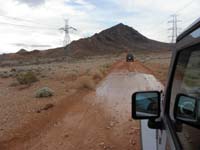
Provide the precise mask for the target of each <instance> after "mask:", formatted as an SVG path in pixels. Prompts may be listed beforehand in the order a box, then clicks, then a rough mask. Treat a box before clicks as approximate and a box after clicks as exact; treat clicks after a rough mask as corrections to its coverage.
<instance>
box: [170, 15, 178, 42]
mask: <svg viewBox="0 0 200 150" xmlns="http://www.w3.org/2000/svg"><path fill="white" fill-rule="evenodd" d="M171 17H172V20H170V21H168V23H170V24H172V26H171V27H170V28H169V29H168V30H170V31H171V35H170V36H169V37H170V38H171V43H176V38H177V36H178V33H179V30H180V28H178V22H181V20H178V19H177V15H176V14H173V15H171Z"/></svg>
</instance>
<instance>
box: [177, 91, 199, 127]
mask: <svg viewBox="0 0 200 150" xmlns="http://www.w3.org/2000/svg"><path fill="white" fill-rule="evenodd" d="M174 118H175V119H176V120H178V121H180V122H182V123H186V124H189V125H192V126H195V127H198V128H200V107H199V102H198V99H197V98H195V97H191V96H188V95H185V94H178V95H177V96H176V101H175V106H174Z"/></svg>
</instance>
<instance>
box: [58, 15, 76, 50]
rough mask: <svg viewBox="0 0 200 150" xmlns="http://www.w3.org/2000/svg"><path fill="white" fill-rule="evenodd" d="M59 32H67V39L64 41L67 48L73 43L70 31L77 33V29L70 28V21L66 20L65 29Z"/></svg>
mask: <svg viewBox="0 0 200 150" xmlns="http://www.w3.org/2000/svg"><path fill="white" fill-rule="evenodd" d="M59 30H61V31H64V32H65V37H64V40H63V46H64V47H65V46H66V45H68V44H69V43H70V42H71V41H70V35H69V33H70V31H77V29H76V28H74V27H71V26H69V20H68V19H65V27H64V28H60V29H59Z"/></svg>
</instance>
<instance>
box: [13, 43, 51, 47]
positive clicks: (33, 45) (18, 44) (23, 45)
mask: <svg viewBox="0 0 200 150" xmlns="http://www.w3.org/2000/svg"><path fill="white" fill-rule="evenodd" d="M13 45H15V46H19V47H32V48H39V47H40V48H41V47H44V48H46V47H51V45H42V44H24V43H14V44H13Z"/></svg>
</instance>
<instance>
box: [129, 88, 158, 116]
mask: <svg viewBox="0 0 200 150" xmlns="http://www.w3.org/2000/svg"><path fill="white" fill-rule="evenodd" d="M159 116H160V92H158V91H147V92H146V91H145V92H136V93H134V94H133V95H132V118H134V119H150V118H158V117H159Z"/></svg>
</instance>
